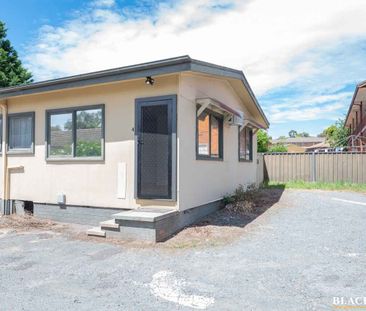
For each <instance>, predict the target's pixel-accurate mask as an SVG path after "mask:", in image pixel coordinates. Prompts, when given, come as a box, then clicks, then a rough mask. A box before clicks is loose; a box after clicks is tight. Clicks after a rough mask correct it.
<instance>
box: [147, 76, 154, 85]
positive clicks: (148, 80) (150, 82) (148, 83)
mask: <svg viewBox="0 0 366 311" xmlns="http://www.w3.org/2000/svg"><path fill="white" fill-rule="evenodd" d="M154 83H155V80H154V79H153V78H152V77H150V76H148V77H146V80H145V84H146V85H154Z"/></svg>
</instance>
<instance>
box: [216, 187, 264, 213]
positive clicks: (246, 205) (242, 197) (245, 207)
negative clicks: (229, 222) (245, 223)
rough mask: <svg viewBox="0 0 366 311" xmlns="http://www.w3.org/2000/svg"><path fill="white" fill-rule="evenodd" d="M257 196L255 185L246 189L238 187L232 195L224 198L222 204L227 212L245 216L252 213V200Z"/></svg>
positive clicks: (253, 205)
mask: <svg viewBox="0 0 366 311" xmlns="http://www.w3.org/2000/svg"><path fill="white" fill-rule="evenodd" d="M256 194H257V187H256V185H255V184H251V185H248V186H247V187H246V188H245V187H244V186H243V185H239V186H238V188H236V189H235V191H234V193H233V194H232V195H227V196H225V197H224V199H223V200H224V204H225V205H226V209H227V210H228V211H229V212H232V213H235V214H247V213H252V212H253V211H254V207H255V204H254V199H255V196H256Z"/></svg>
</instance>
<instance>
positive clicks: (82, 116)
mask: <svg viewBox="0 0 366 311" xmlns="http://www.w3.org/2000/svg"><path fill="white" fill-rule="evenodd" d="M103 149H104V105H98V106H92V107H78V108H68V109H60V110H49V111H47V156H48V158H50V159H52V158H96V159H101V158H102V157H103Z"/></svg>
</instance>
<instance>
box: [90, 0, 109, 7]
mask: <svg viewBox="0 0 366 311" xmlns="http://www.w3.org/2000/svg"><path fill="white" fill-rule="evenodd" d="M114 5H115V0H94V1H93V2H92V6H95V7H112V6H114Z"/></svg>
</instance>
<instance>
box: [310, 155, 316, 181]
mask: <svg viewBox="0 0 366 311" xmlns="http://www.w3.org/2000/svg"><path fill="white" fill-rule="evenodd" d="M311 173H312V179H311V180H312V181H313V182H316V160H315V152H314V151H313V153H312V156H311Z"/></svg>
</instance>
